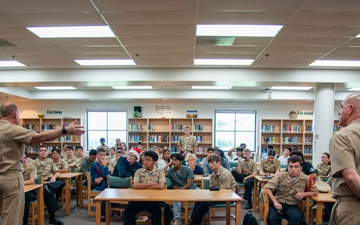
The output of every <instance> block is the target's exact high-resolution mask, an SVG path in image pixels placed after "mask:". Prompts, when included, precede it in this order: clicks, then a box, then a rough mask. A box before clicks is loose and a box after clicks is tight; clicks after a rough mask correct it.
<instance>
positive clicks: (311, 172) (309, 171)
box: [285, 150, 318, 179]
mask: <svg viewBox="0 0 360 225" xmlns="http://www.w3.org/2000/svg"><path fill="white" fill-rule="evenodd" d="M293 155H295V156H297V157H299V158H301V160H302V161H303V165H302V170H301V171H302V172H303V173H305V174H306V175H308V176H310V177H312V178H314V179H316V177H317V173H318V171H317V170H316V169H314V167H313V165H312V164H311V163H310V162H306V161H304V155H303V154H302V152H300V151H297V150H293V151H292V152H291V153H290V157H291V156H293ZM285 171H288V168H286V170H285Z"/></svg>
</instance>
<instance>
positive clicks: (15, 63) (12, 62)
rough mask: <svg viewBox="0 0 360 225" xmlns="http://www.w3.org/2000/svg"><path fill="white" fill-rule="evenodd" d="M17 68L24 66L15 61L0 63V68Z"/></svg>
mask: <svg viewBox="0 0 360 225" xmlns="http://www.w3.org/2000/svg"><path fill="white" fill-rule="evenodd" d="M19 66H25V65H24V64H22V63H19V62H17V61H0V67H19Z"/></svg>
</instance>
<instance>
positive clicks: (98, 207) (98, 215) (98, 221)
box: [95, 201, 101, 225]
mask: <svg viewBox="0 0 360 225" xmlns="http://www.w3.org/2000/svg"><path fill="white" fill-rule="evenodd" d="M95 205H96V212H95V217H96V225H100V224H101V201H96V202H95Z"/></svg>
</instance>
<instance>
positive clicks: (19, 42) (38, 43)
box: [7, 38, 50, 47]
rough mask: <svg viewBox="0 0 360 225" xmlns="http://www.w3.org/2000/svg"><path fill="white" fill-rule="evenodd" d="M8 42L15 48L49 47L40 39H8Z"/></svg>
mask: <svg viewBox="0 0 360 225" xmlns="http://www.w3.org/2000/svg"><path fill="white" fill-rule="evenodd" d="M7 40H8V41H9V42H11V43H13V44H14V45H16V46H17V47H48V46H50V45H49V44H48V43H47V42H46V41H45V40H44V39H40V38H14V39H12V38H8V39H7Z"/></svg>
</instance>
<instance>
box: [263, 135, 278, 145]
mask: <svg viewBox="0 0 360 225" xmlns="http://www.w3.org/2000/svg"><path fill="white" fill-rule="evenodd" d="M261 143H266V144H274V143H276V138H275V137H273V136H262V137H261Z"/></svg>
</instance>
